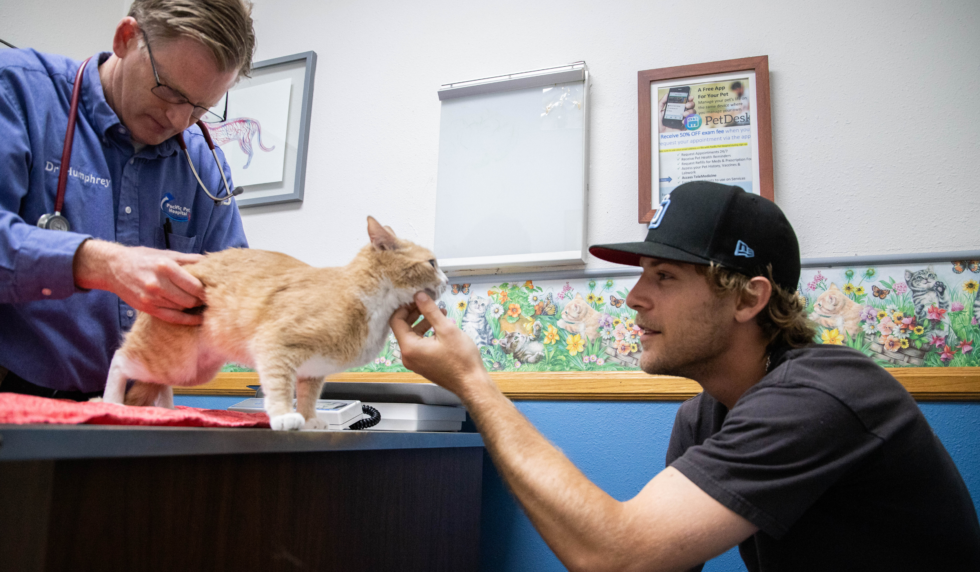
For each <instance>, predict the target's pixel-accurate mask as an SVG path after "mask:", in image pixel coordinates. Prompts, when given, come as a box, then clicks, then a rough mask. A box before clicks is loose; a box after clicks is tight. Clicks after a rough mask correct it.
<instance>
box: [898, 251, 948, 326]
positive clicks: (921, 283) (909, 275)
mask: <svg viewBox="0 0 980 572" xmlns="http://www.w3.org/2000/svg"><path fill="white" fill-rule="evenodd" d="M905 283H906V284H908V286H909V290H910V291H911V292H912V305H913V306H915V319H916V321H917V322H918V323H919V324H922V325H926V324H928V323H929V322H927V321H926V320H927V319H928V318H929V307H930V306H936V307H938V308H939V309H940V310H946V311H949V292H947V291H946V284H944V283H943V282H940V281H939V279H938V278H937V277H936V273H935V271H934V270H933V269H932V267H931V266H929V267H927V268H923V269H922V270H918V271H916V272H910V271H908V270H906V271H905Z"/></svg>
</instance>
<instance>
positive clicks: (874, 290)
mask: <svg viewBox="0 0 980 572" xmlns="http://www.w3.org/2000/svg"><path fill="white" fill-rule="evenodd" d="M889 293H891V290H888V289H885V288H878V287H877V286H872V287H871V295H872V296H875V297H877V298H881V299H882V300H884V299H885V298H887V297H888V294H889Z"/></svg>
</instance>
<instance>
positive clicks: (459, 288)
mask: <svg viewBox="0 0 980 572" xmlns="http://www.w3.org/2000/svg"><path fill="white" fill-rule="evenodd" d="M460 292H462V293H463V294H469V293H470V285H469V284H453V294H459V293H460Z"/></svg>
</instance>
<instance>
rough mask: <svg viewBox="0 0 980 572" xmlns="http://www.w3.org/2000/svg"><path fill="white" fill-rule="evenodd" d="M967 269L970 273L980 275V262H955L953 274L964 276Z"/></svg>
mask: <svg viewBox="0 0 980 572" xmlns="http://www.w3.org/2000/svg"><path fill="white" fill-rule="evenodd" d="M967 268H969V269H970V272H974V273H980V260H954V261H953V272H955V273H957V274H962V273H963V271H964V270H966V269H967Z"/></svg>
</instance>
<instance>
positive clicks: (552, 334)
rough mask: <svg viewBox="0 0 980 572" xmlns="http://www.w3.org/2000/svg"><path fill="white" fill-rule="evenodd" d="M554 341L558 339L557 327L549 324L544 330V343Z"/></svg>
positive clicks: (549, 343)
mask: <svg viewBox="0 0 980 572" xmlns="http://www.w3.org/2000/svg"><path fill="white" fill-rule="evenodd" d="M556 341H558V328H556V327H554V326H552V325H550V324H549V325H548V328H547V329H546V330H545V332H544V343H546V344H548V345H551V344H553V343H555V342H556Z"/></svg>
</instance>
